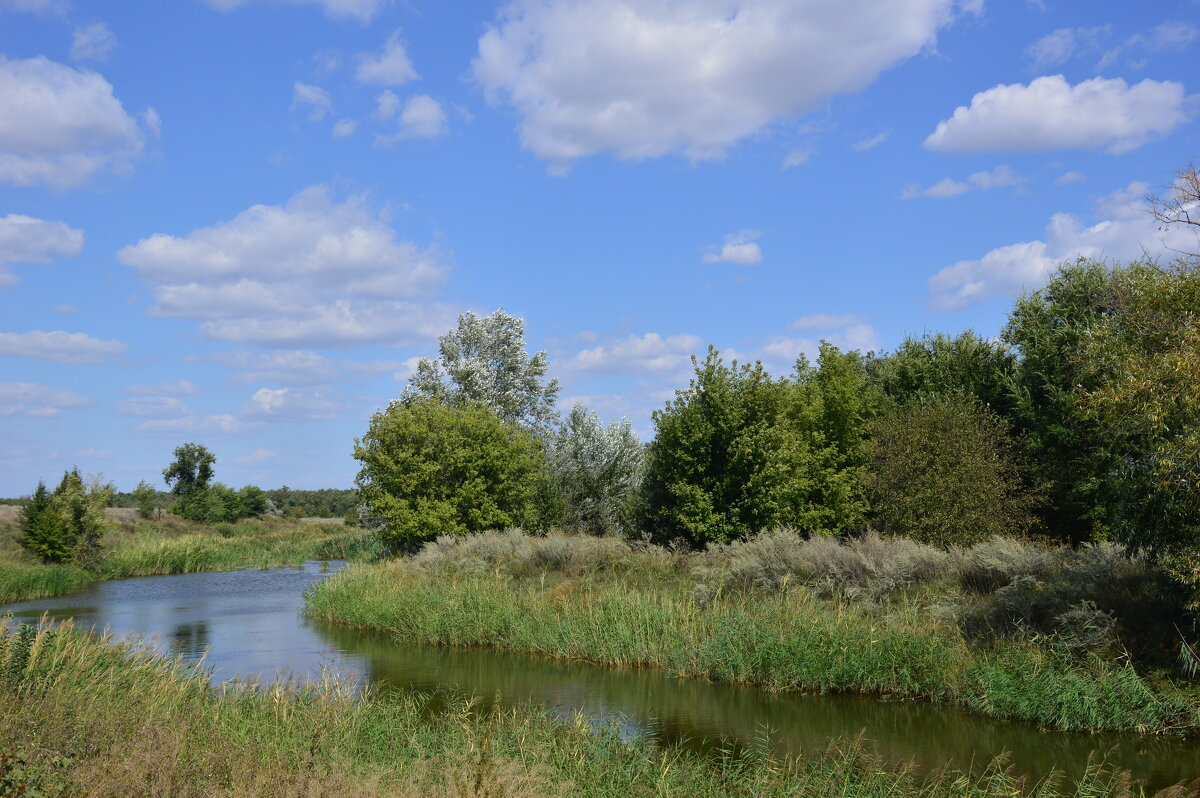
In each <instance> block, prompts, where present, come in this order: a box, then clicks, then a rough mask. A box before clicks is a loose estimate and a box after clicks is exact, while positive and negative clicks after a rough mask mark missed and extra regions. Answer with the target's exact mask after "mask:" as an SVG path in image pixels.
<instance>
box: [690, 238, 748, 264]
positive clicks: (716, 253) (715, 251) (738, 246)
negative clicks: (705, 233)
mask: <svg viewBox="0 0 1200 798" xmlns="http://www.w3.org/2000/svg"><path fill="white" fill-rule="evenodd" d="M759 235H760V233H758V232H757V231H755V230H742V231H741V232H738V233H731V234H730V235H727V236H725V243H724V244H721V245H720V246H711V247H709V248H708V250H707V251H706V252H705V253H704V254H703V255H702V256H701V258H700V260H701V261H702V262H704V263H736V264H738V265H740V266H753V265H754V264H756V263H761V262H762V249H761V248H760V247H759V246H758V244H757V243H756V242H755V241H754V239H756V238H758V237H759Z"/></svg>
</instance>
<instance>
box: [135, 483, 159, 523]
mask: <svg viewBox="0 0 1200 798" xmlns="http://www.w3.org/2000/svg"><path fill="white" fill-rule="evenodd" d="M133 500H134V503H135V506H136V507H137V511H138V515H140V516H141V517H142V518H153V517H154V511H155V510H156V509H157V508H158V491H156V490H155V489H154V488H153V487H152V486H151V485H150V483H148V482H146V480H144V479H143V480H142V481H141V482H139V483H138V484H137V487H136V488H134V489H133Z"/></svg>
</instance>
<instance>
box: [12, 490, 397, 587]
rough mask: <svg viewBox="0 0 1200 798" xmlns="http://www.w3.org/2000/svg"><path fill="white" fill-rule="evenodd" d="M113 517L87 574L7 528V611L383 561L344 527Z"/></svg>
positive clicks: (363, 537)
mask: <svg viewBox="0 0 1200 798" xmlns="http://www.w3.org/2000/svg"><path fill="white" fill-rule="evenodd" d="M5 509H7V508H5ZM10 514H11V513H10ZM110 515H111V521H112V523H111V528H110V530H109V532H108V533H107V534H105V535H104V537H103V538H102V539H101V541H100V550H99V553H98V554H97V556H96V557H95V558H94V562H92V563H90V564H89V565H90V567H88V568H83V567H81V566H79V565H74V564H61V565H47V564H43V563H41V562H39V561H38V560H37V558H35V557H33V556H32V555H30V554H29V553H28V552H26V551H24V550H23V549H22V548H21V547H20V546H19V545H18V544H17V542H16V537H17V528H16V525H15V523H13V522H12V521H11V520H10V521H8V522H7V523H4V522H2V521H0V604H2V603H8V602H13V601H25V600H29V599H37V598H48V597H53V596H63V595H66V594H68V593H71V592H74V591H76V590H79V589H81V588H83V587H86V586H87V585H89V584H91V583H92V582H95V581H98V580H104V579H120V578H123V577H128V576H153V575H162V574H179V573H192V572H196V571H224V570H231V569H234V568H245V567H252V568H266V567H270V566H274V565H295V564H298V563H301V562H304V561H306V560H314V559H339V560H345V559H363V558H367V559H369V558H373V557H375V556H377V547H376V545H375V543H374V540H373V539H372V538H371V536H370V535H369V534H368V533H365V532H363V531H362V530H358V529H351V528H348V527H345V526H343V525H342V524H341V522H340V521H338V520H321V521H317V522H315V523H314V522H312V521H308V520H305V521H298V520H294V519H282V518H261V519H245V520H242V521H239V522H237V523H235V524H215V525H208V524H197V523H191V522H187V521H183V520H182V519H179V518H177V517H175V516H170V515H163V516H162V517H160V518H157V519H152V520H147V519H140V518H137V517H136V516H134V515H133V514H132V513H130V512H128V511H126V512H122V511H115V512H110Z"/></svg>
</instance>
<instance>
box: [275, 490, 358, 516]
mask: <svg viewBox="0 0 1200 798" xmlns="http://www.w3.org/2000/svg"><path fill="white" fill-rule="evenodd" d="M266 493H267V499H269V500H270V501H271V503H272V504H273V505H274V506H275V508H276V509H277V510H278V512H279V514H280V515H284V516H286V517H288V518H343V517H345V516H346V515H347V513H353V512H355V511H356V510H357V509H358V504H359V499H358V494H357V493H356V492H355V491H354V490H353V489H346V490H340V489H337V488H321V489H319V490H297V489H294V488H289V487H288V486H287V485H284V486H283V487H281V488H276V489H274V490H268V491H267V492H266Z"/></svg>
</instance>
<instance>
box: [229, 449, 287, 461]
mask: <svg viewBox="0 0 1200 798" xmlns="http://www.w3.org/2000/svg"><path fill="white" fill-rule="evenodd" d="M278 459H279V453H278V452H273V451H271V450H270V449H255V450H254V451H252V452H251V453H250V454H245V455H242V456H241V457H238V458H237V461H238V462H239V463H265V462H267V461H268V460H278Z"/></svg>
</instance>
